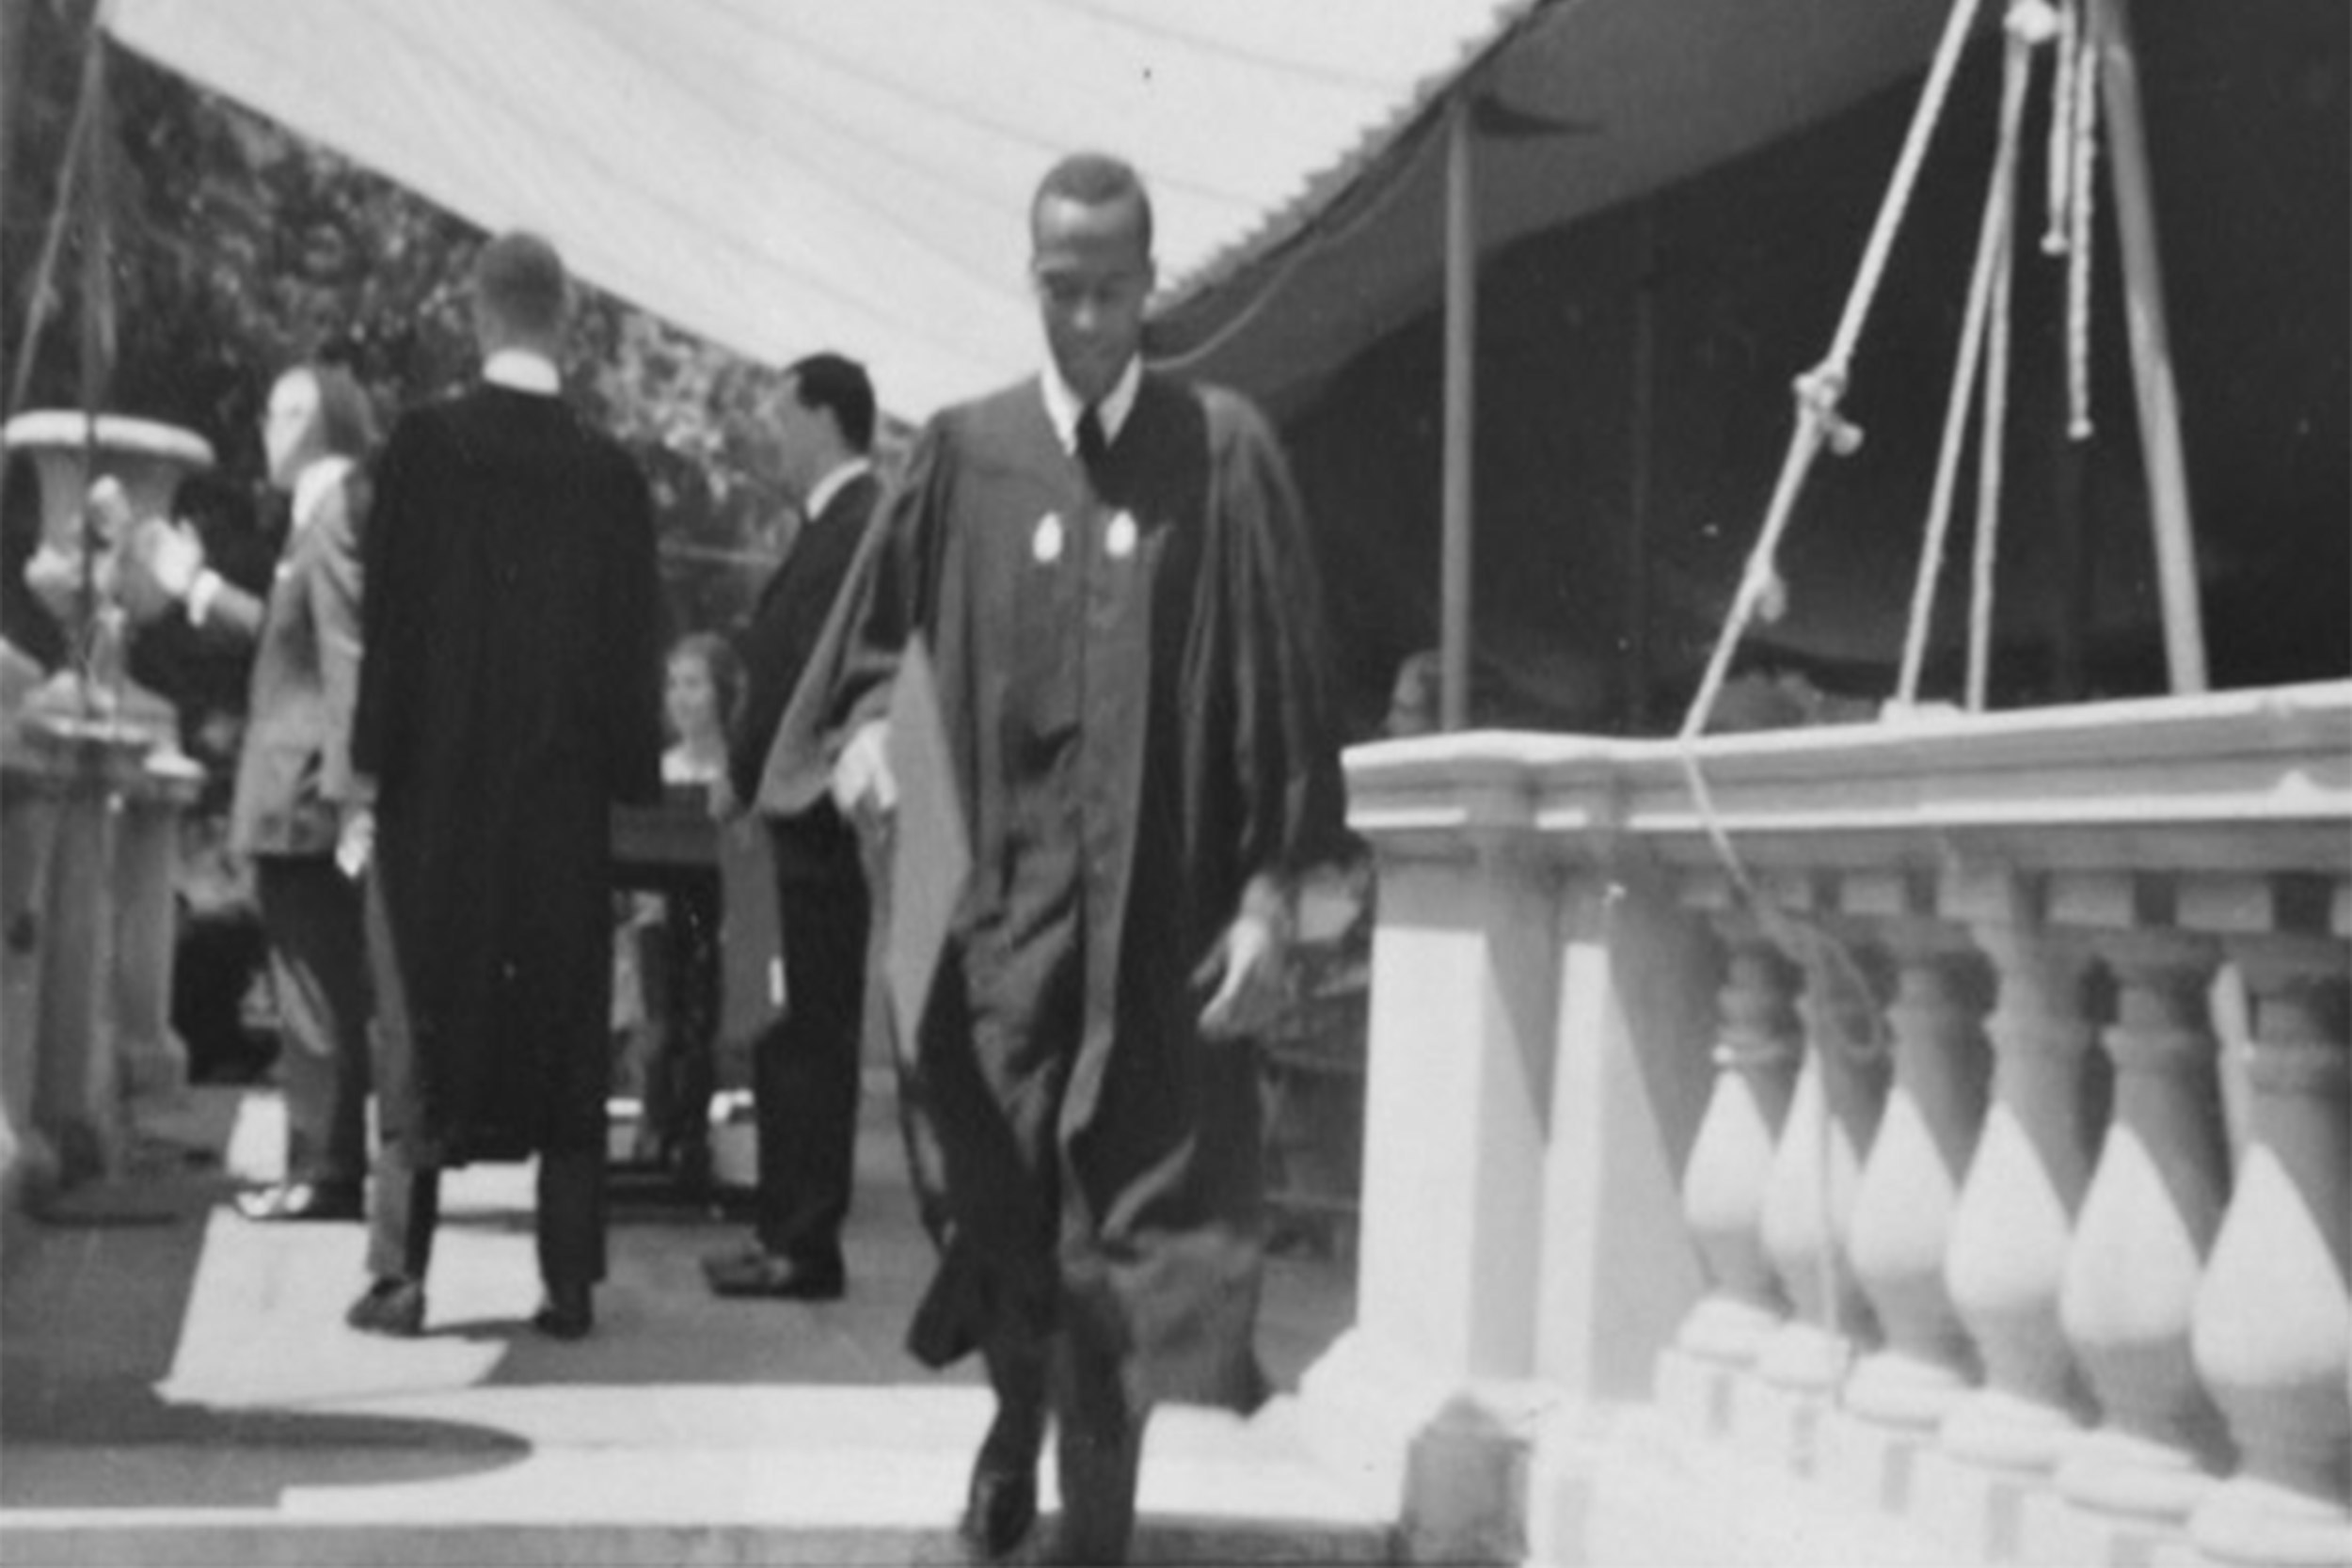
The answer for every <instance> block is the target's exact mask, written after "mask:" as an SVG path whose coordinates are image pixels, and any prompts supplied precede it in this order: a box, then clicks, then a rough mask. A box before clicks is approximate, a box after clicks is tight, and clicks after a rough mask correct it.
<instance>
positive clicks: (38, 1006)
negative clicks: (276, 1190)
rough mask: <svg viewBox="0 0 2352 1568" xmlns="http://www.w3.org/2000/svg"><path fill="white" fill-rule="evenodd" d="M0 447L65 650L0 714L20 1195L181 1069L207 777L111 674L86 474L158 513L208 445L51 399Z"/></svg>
mask: <svg viewBox="0 0 2352 1568" xmlns="http://www.w3.org/2000/svg"><path fill="white" fill-rule="evenodd" d="M0 446H5V448H6V450H7V451H8V453H9V454H10V455H11V456H13V455H15V454H17V453H20V452H21V453H24V454H26V455H29V456H30V458H31V459H32V461H33V463H34V465H35V467H36V469H37V471H38V473H39V475H40V496H41V514H42V530H41V546H40V551H39V552H37V554H36V555H35V557H34V561H33V562H32V564H31V565H29V566H28V567H27V569H26V579H27V582H28V585H30V586H31V587H33V589H34V591H35V592H36V593H37V594H41V595H42V597H43V598H44V600H45V601H46V602H47V603H48V604H49V606H50V608H51V609H52V610H54V611H56V613H57V615H58V619H59V621H60V623H61V624H62V625H63V626H65V627H66V629H67V632H68V636H69V639H70V641H69V646H70V647H71V648H72V657H71V658H70V659H69V661H68V664H67V666H66V668H64V669H63V670H60V671H59V672H57V673H56V674H54V675H52V676H51V677H49V679H48V680H47V681H46V682H45V683H44V684H42V685H41V686H40V687H39V688H38V689H35V690H34V691H33V692H32V693H31V694H30V696H29V697H27V698H25V699H24V702H23V704H22V705H21V706H20V707H19V708H18V709H17V710H16V711H14V712H12V713H10V714H8V716H7V723H6V736H7V744H8V758H7V762H8V771H9V773H10V775H11V779H12V781H13V782H14V783H15V784H16V785H17V787H14V788H12V789H11V791H10V794H11V798H12V800H14V801H18V802H22V803H23V805H24V810H23V811H21V812H20V811H18V810H17V809H16V807H15V805H13V804H12V805H11V809H10V816H11V818H12V820H11V823H10V839H9V847H10V849H11V851H20V850H21V851H22V854H23V867H22V869H23V871H24V875H23V876H22V877H20V876H18V874H17V873H18V871H19V866H18V865H17V864H14V863H12V864H11V865H10V867H9V870H10V887H9V890H8V891H9V898H8V909H7V911H6V914H7V917H8V921H9V923H10V925H9V928H8V933H7V935H8V942H9V943H10V968H11V975H10V979H9V1017H10V1019H11V1021H12V1022H13V1021H17V1020H20V1019H22V1020H24V1021H29V1022H31V1023H32V1025H33V1027H31V1028H30V1029H23V1028H19V1027H14V1026H12V1027H10V1029H9V1030H8V1037H7V1039H6V1041H5V1043H4V1044H0V1051H5V1053H7V1054H8V1063H7V1070H6V1071H0V1101H6V1103H5V1105H0V1120H5V1121H6V1122H7V1123H8V1125H9V1126H10V1127H11V1128H12V1129H13V1130H17V1131H19V1132H24V1133H26V1134H28V1135H27V1136H24V1138H22V1139H21V1140H20V1142H19V1146H18V1148H16V1149H14V1150H11V1151H8V1156H7V1157H8V1189H9V1191H10V1192H11V1194H13V1193H14V1191H15V1190H16V1189H17V1188H18V1187H19V1186H20V1185H21V1184H22V1185H27V1186H38V1185H46V1184H48V1183H50V1182H51V1181H57V1182H64V1183H71V1182H73V1181H77V1180H84V1179H87V1178H89V1177H94V1176H101V1175H104V1174H106V1173H108V1172H109V1171H111V1170H112V1169H114V1168H115V1167H116V1166H117V1164H118V1163H119V1156H120V1154H121V1152H122V1148H123V1144H124V1140H125V1136H126V1134H127V1132H128V1131H129V1127H130V1124H131V1105H132V1101H134V1100H135V1099H136V1098H138V1097H142V1096H151V1095H164V1096H168V1095H171V1094H174V1093H177V1092H178V1091H179V1089H180V1088H181V1087H182V1086H183V1085H184V1083H185V1080H186V1071H187V1066H186V1064H187V1053H186V1049H185V1047H184V1046H183V1044H182V1043H181V1042H180V1041H179V1040H178V1039H177V1038H176V1037H174V1036H173V1034H172V1032H171V1028H170V1022H169V1006H170V996H171V963H172V949H173V935H174V930H173V926H174V912H173V904H172V880H173V879H172V868H173V863H174V859H175V857H176V855H177V853H178V849H177V846H178V842H179V831H178V821H177V818H178V815H179V813H180V811H181V810H182V809H183V807H184V806H185V805H186V804H187V803H188V802H189V801H190V800H193V799H194V798H195V795H196V791H197V788H198V786H199V784H200V783H201V782H202V773H201V771H200V770H199V768H197V767H196V765H195V764H193V763H192V762H190V761H189V760H188V759H187V758H186V757H185V756H183V755H182V754H181V752H180V747H179V736H178V722H177V716H176V715H175V713H174V712H173V709H172V707H171V705H170V704H168V703H167V702H165V701H164V700H163V699H162V698H160V697H158V696H156V695H155V694H154V693H152V692H149V691H145V690H143V689H140V688H138V687H137V686H135V685H134V684H133V683H132V682H131V681H130V680H129V678H128V676H127V674H126V673H125V671H124V660H123V655H124V645H123V644H124V638H125V635H126V632H127V628H128V625H129V621H130V615H129V613H128V610H126V607H125V604H124V596H125V589H126V588H127V587H128V586H129V577H130V574H131V571H132V568H131V567H130V566H129V565H128V564H127V562H126V561H125V559H124V557H123V556H122V554H121V552H120V549H119V546H120V545H121V541H119V540H113V539H105V540H97V541H92V540H89V539H87V538H86V536H85V535H86V530H85V526H84V511H85V507H86V504H87V495H88V491H89V486H90V485H91V483H94V482H95V481H96V480H97V479H99V478H112V479H114V480H115V481H117V482H118V483H120V484H121V486H122V487H123V490H124V492H125V494H126V496H127V498H128V499H129V501H130V505H131V513H132V515H133V516H135V517H141V518H143V517H148V516H153V515H160V514H162V513H164V512H165V511H166V510H167V508H168V506H169V504H170V501H171V499H172V492H173V489H174V488H175V486H176V485H177V484H178V483H179V482H180V481H181V479H182V478H183V477H184V476H185V475H187V474H188V473H191V472H194V471H197V470H200V469H203V468H207V467H211V466H212V463H213V451H212V448H211V447H210V446H209V445H208V444H207V443H205V442H204V441H203V440H202V439H201V438H200V437H199V436H196V435H194V434H193V433H192V432H189V431H185V430H181V429H177V428H175V427H173V426H170V425H163V424H156V423H153V422H151V421H149V420H133V419H125V418H122V417H120V416H118V415H100V416H98V417H97V418H96V419H95V420H90V419H87V418H86V417H85V416H83V415H80V414H76V413H71V412H66V411H62V410H43V411H39V412H35V413H29V414H23V415H20V416H18V417H17V418H15V419H13V420H9V421H8V424H7V426H6V427H5V429H0ZM91 548H94V549H95V550H96V551H97V552H98V553H97V554H96V556H95V559H90V560H88V561H87V562H86V561H85V551H86V549H91ZM36 841H38V842H36ZM18 858H19V856H18V854H17V853H12V854H11V856H10V859H11V861H12V862H15V861H17V860H18ZM20 883H21V884H22V885H19V884H20ZM20 949H21V950H20ZM20 1096H24V1097H25V1098H19V1097H20ZM27 1101H29V1103H27ZM20 1158H22V1159H24V1161H25V1162H26V1163H25V1164H24V1168H23V1169H22V1170H19V1169H18V1168H17V1165H18V1160H19V1159H20Z"/></svg>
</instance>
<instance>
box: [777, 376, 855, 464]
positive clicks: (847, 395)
mask: <svg viewBox="0 0 2352 1568" xmlns="http://www.w3.org/2000/svg"><path fill="white" fill-rule="evenodd" d="M784 373H785V374H787V375H788V376H790V377H791V378H792V386H793V401H795V402H796V403H798V404H800V405H801V406H802V407H803V408H824V409H829V410H831V411H832V413H833V422H834V427H835V428H836V429H838V430H839V431H840V432H841V438H842V439H843V440H844V441H847V442H849V443H850V451H859V452H863V451H871V450H872V448H873V445H874V384H873V382H871V381H870V380H868V379H866V367H865V366H863V365H861V364H859V363H858V362H857V361H856V360H854V359H847V358H844V357H843V356H840V355H838V354H812V355H810V356H807V357H806V358H804V359H795V360H794V361H793V362H792V363H791V364H789V365H787V366H786V367H785V368H784Z"/></svg>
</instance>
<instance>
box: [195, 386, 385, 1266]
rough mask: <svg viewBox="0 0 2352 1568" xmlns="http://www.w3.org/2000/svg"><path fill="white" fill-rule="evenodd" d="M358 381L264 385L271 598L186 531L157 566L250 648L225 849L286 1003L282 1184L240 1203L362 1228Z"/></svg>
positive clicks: (212, 624)
mask: <svg viewBox="0 0 2352 1568" xmlns="http://www.w3.org/2000/svg"><path fill="white" fill-rule="evenodd" d="M373 436H374V431H373V419H372V416H371V415H370V412H369V408H368V402H367V397H366V395H365V394H364V393H363V392H361V391H360V389H359V386H358V382H356V381H354V380H353V379H352V377H351V374H350V372H347V371H344V370H342V369H341V368H340V367H335V366H326V365H315V364H306V365H297V366H295V367H294V369H292V370H290V371H288V372H285V373H284V374H283V375H281V376H279V377H278V382H277V384H276V385H275V386H274V387H273V388H271V389H270V395H269V405H268V411H267V413H266V414H265V415H264V416H263V419H262V445H263V448H264V449H265V451H266V453H267V456H268V461H269V478H270V483H271V484H273V485H274V486H276V487H277V488H278V489H280V490H283V491H287V492H289V493H290V494H291V496H292V500H293V511H292V517H291V521H290V523H289V525H288V527H287V531H286V540H285V544H284V546H282V547H281V550H280V553H279V556H278V569H277V575H276V577H275V578H274V579H273V581H272V582H271V584H270V588H269V592H268V594H267V595H266V596H262V595H256V594H248V593H246V591H245V590H244V589H242V588H239V587H237V586H236V585H235V584H234V583H232V582H230V581H228V580H227V579H226V578H223V577H221V575H220V574H219V573H217V572H215V571H213V570H212V569H211V568H209V567H207V566H205V565H204V564H203V562H202V553H201V546H199V545H197V544H196V543H195V535H194V534H193V532H192V531H188V530H186V529H184V528H181V529H175V530H171V531H167V533H165V534H163V535H162V536H160V537H158V538H157V539H156V540H155V542H154V544H153V546H151V550H152V553H151V567H152V570H153V571H154V573H155V576H156V578H157V580H158V582H159V583H160V584H161V585H162V586H163V587H164V589H165V590H166V591H167V593H170V594H173V595H174V596H175V597H177V598H179V599H180V600H181V601H182V603H183V605H184V607H185V610H186V613H187V616H188V619H189V620H190V622H192V623H193V624H194V625H196V626H198V627H199V628H206V629H212V630H215V631H217V632H219V633H220V634H223V635H227V636H230V637H240V638H246V639H250V640H252V641H253V642H254V643H255V650H254V657H253V673H252V677H251V682H250V685H249V687H248V689H247V692H248V694H247V700H246V729H245V739H244V744H243V749H242V750H241V751H240V752H239V754H238V758H237V777H236V793H235V796H234V798H233V801H232V804H231V805H230V827H229V847H230V852H231V853H232V854H235V855H238V856H240V857H242V858H244V859H246V861H248V862H249V863H251V865H252V867H253V880H254V892H255V895H256V897H257V899H258V901H259V902H260V905H261V912H262V930H263V932H264V934H265V936H266V937H267V939H268V942H269V962H270V978H271V983H272V985H273V987H274V988H275V990H276V991H277V995H278V1019H279V1025H280V1035H281V1045H280V1049H279V1053H278V1061H279V1073H280V1077H281V1079H282V1081H283V1083H284V1085H285V1095H286V1169H285V1178H284V1180H281V1181H278V1182H277V1183H275V1184H273V1185H270V1186H267V1187H263V1188H261V1189H258V1190H256V1191H251V1192H246V1193H242V1194H239V1195H238V1198H237V1208H238V1210H239V1212H242V1213H243V1214H244V1215H245V1216H246V1218H248V1219H252V1220H263V1221H274V1220H356V1219H358V1218H359V1217H360V1215H361V1213H362V1212H363V1206H362V1201H361V1195H362V1190H363V1186H364V1183H365V1181H366V1178H367V1169H368V1150H367V1100H368V1086H369V1065H368V1019H369V1014H370V1010H371V1006H370V998H369V984H368V967H367V951H366V943H365V941H364V938H363V934H362V933H363V922H362V919H361V902H360V893H359V887H358V883H357V882H356V881H355V880H354V879H352V878H351V877H349V876H347V875H345V874H344V872H343V871H342V869H341V868H339V867H338V865H337V864H336V850H337V846H338V843H339V840H340V838H341V836H342V831H343V818H344V816H346V814H347V812H348V810H349V808H350V806H351V804H352V793H351V716H352V708H353V705H354V702H355V700H356V697H357V694H358V677H359V593H360V578H361V567H360V548H359V541H360V534H361V531H362V530H363V529H364V527H365V523H366V515H367V506H368V491H367V480H366V476H365V474H364V473H363V472H362V470H361V468H360V467H359V465H360V463H361V461H362V460H363V459H364V458H365V456H366V454H367V451H368V449H369V447H370V446H371V445H372V444H373Z"/></svg>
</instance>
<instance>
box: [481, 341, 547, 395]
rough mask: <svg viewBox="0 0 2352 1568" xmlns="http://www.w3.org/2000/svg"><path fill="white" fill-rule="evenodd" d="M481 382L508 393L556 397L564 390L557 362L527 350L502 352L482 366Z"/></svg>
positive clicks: (504, 350)
mask: <svg viewBox="0 0 2352 1568" xmlns="http://www.w3.org/2000/svg"><path fill="white" fill-rule="evenodd" d="M482 379H483V380H485V381H486V382H488V383H489V384H490V385H491V386H493V387H504V388H507V389H508V390H509V391H516V392H536V393H538V394H539V395H540V396H542V397H550V398H551V397H554V396H555V395H556V394H557V393H559V392H561V391H562V390H563V389H564V376H563V373H562V372H559V371H558V370H557V369H556V368H555V361H554V360H552V359H550V358H548V356H546V355H544V354H539V353H535V352H534V351H532V350H531V349H527V348H502V349H501V350H499V351H498V352H497V353H496V354H493V355H492V356H490V357H489V358H487V359H485V360H484V361H483V362H482Z"/></svg>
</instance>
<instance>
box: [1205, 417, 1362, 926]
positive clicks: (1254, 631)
mask: <svg viewBox="0 0 2352 1568" xmlns="http://www.w3.org/2000/svg"><path fill="white" fill-rule="evenodd" d="M1203 395H1204V398H1205V400H1206V403H1207V408H1208V423H1209V444H1210V459H1211V466H1210V473H1211V482H1212V483H1213V484H1214V485H1215V486H1216V494H1215V499H1214V504H1215V505H1216V508H1217V511H1218V522H1219V530H1218V532H1219V555H1220V562H1219V570H1220V572H1221V575H1222V582H1221V585H1220V586H1221V589H1222V592H1223V594H1224V595H1225V597H1226V601H1227V602H1226V604H1225V606H1224V614H1225V621H1226V627H1227V634H1228V637H1229V639H1230V641H1231V646H1230V649H1229V653H1230V656H1231V663H1230V665H1229V666H1228V671H1229V675H1228V678H1229V680H1230V682H1231V689H1230V692H1229V698H1230V701H1231V704H1232V706H1231V709H1230V711H1231V713H1232V727H1233V733H1232V738H1231V752H1230V754H1231V756H1232V769H1233V777H1232V781H1231V783H1232V788H1233V790H1234V791H1235V794H1236V796H1237V798H1238V805H1239V808H1240V809H1239V812H1238V816H1237V819H1236V822H1235V826H1236V828H1237V830H1238V840H1239V841H1238V843H1237V844H1236V845H1235V846H1234V850H1235V859H1234V861H1233V862H1232V865H1231V871H1232V875H1233V878H1234V880H1235V882H1236V884H1238V883H1240V882H1245V881H1247V880H1248V879H1252V878H1258V877H1272V878H1274V879H1278V880H1279V881H1282V882H1284V883H1288V882H1291V881H1294V880H1295V879H1296V878H1297V877H1298V876H1299V875H1300V874H1302V873H1303V872H1305V871H1306V870H1308V869H1309V868H1311V867H1313V866H1316V865H1322V864H1327V863H1332V862H1335V861H1339V860H1343V859H1344V858H1346V856H1347V855H1348V854H1349V853H1350V850H1351V847H1352V846H1351V841H1350V839H1349V836H1348V832H1347V810H1346V789H1345V784H1344V783H1343V778H1342V775H1341V771H1340V761H1339V745H1338V740H1337V732H1336V730H1335V729H1334V726H1333V718H1332V715H1333V708H1332V705H1331V700H1330V656H1329V651H1328V643H1327V640H1326V635H1325V631H1324V623H1323V608H1322V592H1321V589H1320V586H1319V584H1318V582H1317V578H1316V571H1315V565H1314V559H1313V556H1312V554H1311V551H1310V550H1309V548H1308V546H1307V538H1306V525H1305V516H1304V513H1303V509H1302V508H1301V506H1300V504H1299V500H1298V491H1297V487H1296V486H1295V484H1294V483H1293V482H1292V479H1291V473H1290V467H1289V464H1288V463H1287V462H1286V461H1285V459H1284V458H1283V456H1282V451H1281V448H1280V447H1279V445H1278V444H1277V441H1276V438H1275V436H1274V433H1273V431H1272V430H1271V429H1270V428H1269V427H1268V426H1267V424H1266V422H1265V420H1264V418H1263V415H1261V414H1260V413H1259V412H1258V411H1257V409H1256V408H1254V407H1253V406H1251V405H1250V404H1248V403H1247V402H1245V401H1244V400H1242V399H1241V398H1239V397H1236V396H1234V395H1232V394H1231V393H1228V392H1223V391H1219V390H1216V389H1209V390H1206V391H1205V392H1204V394H1203Z"/></svg>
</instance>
